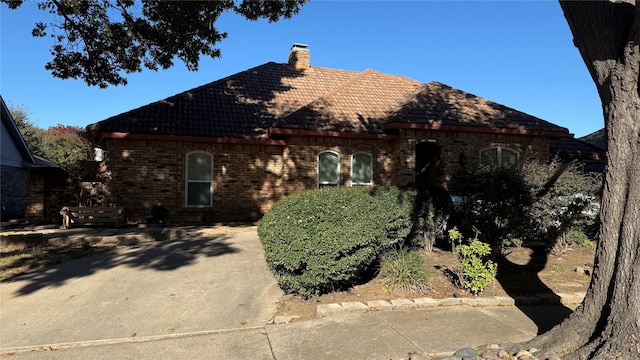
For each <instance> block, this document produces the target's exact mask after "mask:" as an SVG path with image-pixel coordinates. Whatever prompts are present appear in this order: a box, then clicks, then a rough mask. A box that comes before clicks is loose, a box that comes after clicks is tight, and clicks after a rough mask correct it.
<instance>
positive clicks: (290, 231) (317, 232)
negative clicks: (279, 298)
mask: <svg viewBox="0 0 640 360" xmlns="http://www.w3.org/2000/svg"><path fill="white" fill-rule="evenodd" d="M385 216H387V211H386V210H385V209H383V208H382V207H381V205H380V203H379V202H378V201H376V200H375V199H374V197H373V196H371V191H370V189H369V188H356V187H354V188H324V189H318V190H309V191H304V192H300V193H295V194H292V195H290V196H288V197H286V198H285V199H283V200H281V201H279V202H278V203H276V204H275V205H274V206H273V208H272V209H271V210H270V211H269V212H267V213H266V214H265V216H264V217H263V218H262V219H261V220H260V222H259V223H258V235H259V237H260V241H261V242H262V245H263V247H264V250H265V257H266V260H267V263H268V265H269V267H270V268H271V270H272V272H273V273H274V275H275V277H276V280H277V281H278V284H279V285H280V287H281V288H282V289H283V290H284V291H285V292H288V293H296V294H299V295H300V296H302V297H305V298H306V297H310V296H313V295H320V294H323V293H327V292H330V291H334V290H336V289H343V288H347V287H349V286H352V285H353V284H354V283H355V282H356V281H357V280H358V279H360V278H361V277H362V275H363V274H364V273H366V272H367V271H368V270H370V269H371V267H372V264H373V263H374V262H375V261H376V260H377V259H378V257H379V255H380V254H381V253H382V251H383V249H384V248H385V247H388V246H389V243H390V242H391V240H390V239H388V238H387V236H386V230H387V227H388V224H387V222H386V221H385Z"/></svg>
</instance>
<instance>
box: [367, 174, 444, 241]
mask: <svg viewBox="0 0 640 360" xmlns="http://www.w3.org/2000/svg"><path fill="white" fill-rule="evenodd" d="M371 194H372V195H373V196H374V197H375V198H376V200H378V201H379V202H380V203H381V206H382V208H383V209H384V210H385V212H386V215H385V218H386V219H387V220H386V223H387V233H388V234H392V235H393V237H395V240H396V242H399V243H400V242H402V243H404V244H406V245H408V246H411V247H416V248H422V249H426V250H427V251H431V250H432V249H433V245H434V243H435V241H436V237H438V236H440V235H442V233H443V230H444V227H445V224H446V220H447V218H448V215H449V212H450V211H451V198H450V196H449V194H448V193H447V192H446V191H445V190H444V189H442V188H439V187H436V186H430V187H427V186H423V187H421V188H420V189H416V188H415V187H411V186H406V187H398V186H383V187H376V188H374V189H373V190H372V192H371Z"/></svg>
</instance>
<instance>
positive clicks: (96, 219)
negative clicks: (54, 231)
mask: <svg viewBox="0 0 640 360" xmlns="http://www.w3.org/2000/svg"><path fill="white" fill-rule="evenodd" d="M123 212H124V208H123V207H110V206H78V207H74V206H65V207H63V208H62V210H60V215H62V227H63V228H64V229H68V228H70V227H71V224H75V225H87V224H91V225H98V224H100V225H102V224H114V225H115V227H120V224H121V223H122V221H123Z"/></svg>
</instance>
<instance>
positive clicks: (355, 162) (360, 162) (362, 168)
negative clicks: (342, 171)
mask: <svg viewBox="0 0 640 360" xmlns="http://www.w3.org/2000/svg"><path fill="white" fill-rule="evenodd" d="M371 184H373V166H372V159H371V154H369V153H367V152H363V151H358V152H356V153H354V154H353V155H351V185H371Z"/></svg>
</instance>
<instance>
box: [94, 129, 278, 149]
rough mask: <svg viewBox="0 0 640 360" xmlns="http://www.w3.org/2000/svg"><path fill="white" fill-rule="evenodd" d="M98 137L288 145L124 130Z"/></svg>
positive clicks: (276, 141) (260, 140)
mask: <svg viewBox="0 0 640 360" xmlns="http://www.w3.org/2000/svg"><path fill="white" fill-rule="evenodd" d="M94 138H96V139H127V140H151V141H154V140H155V141H178V142H197V143H209V144H238V145H269V146H286V145H287V143H286V141H284V140H272V139H250V138H224V137H209V136H181V135H170V134H132V133H124V132H96V133H95V134H94Z"/></svg>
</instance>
